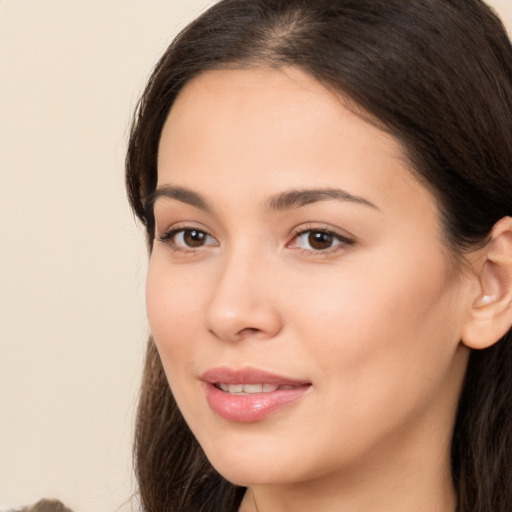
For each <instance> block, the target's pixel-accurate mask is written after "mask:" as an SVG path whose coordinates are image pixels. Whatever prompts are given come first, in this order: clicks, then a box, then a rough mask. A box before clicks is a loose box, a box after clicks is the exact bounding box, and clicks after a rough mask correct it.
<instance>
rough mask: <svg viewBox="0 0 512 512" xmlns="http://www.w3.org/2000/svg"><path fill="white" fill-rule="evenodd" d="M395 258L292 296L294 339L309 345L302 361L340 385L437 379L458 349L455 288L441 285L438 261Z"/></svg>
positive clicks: (353, 269)
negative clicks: (311, 362)
mask: <svg viewBox="0 0 512 512" xmlns="http://www.w3.org/2000/svg"><path fill="white" fill-rule="evenodd" d="M380 261H385V260H384V259H383V258H382V259H381V260H380ZM400 261H401V264H400V265H398V267H399V268H394V267H392V266H391V265H388V266H387V267H382V268H381V269H378V270H377V271H375V272H372V271H371V270H370V269H371V266H369V265H367V266H366V265H361V267H360V268H359V269H358V268H356V267H355V266H352V267H351V268H350V272H347V274H346V275H345V276H341V277H337V278H334V276H333V277H332V278H331V279H328V280H326V281H325V283H324V284H325V286H323V287H318V281H317V282H316V284H315V287H313V283H311V286H309V287H308V288H309V289H310V290H318V291H314V292H312V293H310V294H303V295H301V296H297V295H296V296H295V298H294V306H292V307H291V310H292V309H295V310H297V311H299V310H300V311H301V314H300V315H296V316H297V317H298V318H301V320H300V321H298V322H297V324H296V334H297V336H299V337H301V338H302V339H303V340H309V343H308V350H309V354H308V356H309V357H310V358H311V359H312V360H316V361H321V363H322V368H324V369H326V370H327V371H329V372H331V373H332V374H333V375H335V378H336V379H337V380H338V382H339V381H343V382H341V383H339V384H340V385H342V386H344V387H345V388H346V387H347V386H348V387H350V388H354V390H356V391H357V389H363V388H366V387H367V386H371V385H373V383H375V382H376V381H377V380H378V381H379V386H382V384H383V383H385V382H388V383H389V385H393V382H398V381H399V380H400V379H406V380H408V381H409V382H411V384H412V383H413V382H414V383H418V385H420V383H421V379H422V377H421V376H422V375H424V376H425V375H426V376H427V377H428V378H426V379H423V381H424V382H425V381H426V382H428V381H431V380H432V375H431V376H430V377H429V375H428V374H429V372H432V374H433V375H434V378H435V375H436V373H437V374H438V376H439V378H441V374H442V371H443V368H444V369H446V366H447V365H448V364H449V362H450V360H451V358H452V356H453V353H454V351H455V350H456V347H457V346H458V330H457V329H458V324H457V322H454V318H456V317H457V310H456V304H457V301H456V299H455V296H454V293H455V291H454V290H455V289H456V285H450V284H449V283H447V282H446V281H445V278H446V272H445V263H444V260H442V259H441V257H440V258H438V259H433V258H430V261H427V260H425V259H422V258H421V259H420V258H418V259H417V260H414V259H412V258H410V259H408V260H405V261H403V260H400ZM418 268H421V269H423V271H422V272H418ZM291 310H290V313H291V312H292V311H291ZM358 386H360V387H359V388H358Z"/></svg>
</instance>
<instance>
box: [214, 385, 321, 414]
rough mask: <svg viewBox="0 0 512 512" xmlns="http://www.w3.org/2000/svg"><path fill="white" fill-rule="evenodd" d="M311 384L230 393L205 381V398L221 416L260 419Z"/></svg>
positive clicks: (304, 390) (298, 396)
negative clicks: (243, 393) (253, 391)
mask: <svg viewBox="0 0 512 512" xmlns="http://www.w3.org/2000/svg"><path fill="white" fill-rule="evenodd" d="M310 387H311V386H309V385H305V386H297V387H296V388H292V389H278V390H276V391H272V392H270V393H252V394H247V395H232V394H230V393H226V392H225V391H222V390H221V389H219V388H218V387H217V386H214V385H213V384H210V383H205V388H206V399H207V400H208V405H209V406H210V408H211V409H212V410H213V412H215V413H216V414H218V415H219V416H221V417H222V418H224V419H226V420H230V421H236V422H238V423H253V422H255V421H260V420H262V419H264V418H266V417H267V416H269V415H270V414H272V413H274V412H276V411H277V410H279V409H281V408H282V407H285V406H286V405H289V404H291V403H292V402H295V401H297V400H298V399H299V398H301V397H302V396H303V395H304V393H306V392H307V391H308V390H309V388H310Z"/></svg>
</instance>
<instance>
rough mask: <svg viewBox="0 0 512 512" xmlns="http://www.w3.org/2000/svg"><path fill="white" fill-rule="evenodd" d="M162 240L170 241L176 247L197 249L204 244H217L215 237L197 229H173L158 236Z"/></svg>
mask: <svg viewBox="0 0 512 512" xmlns="http://www.w3.org/2000/svg"><path fill="white" fill-rule="evenodd" d="M160 241H162V242H171V243H172V245H174V246H175V247H176V248H177V249H197V248H199V247H204V246H205V245H217V241H216V240H215V238H213V237H212V236H210V235H209V234H208V233H206V232H205V231H201V230H199V229H174V230H172V231H170V232H169V233H166V234H165V235H164V236H162V237H160Z"/></svg>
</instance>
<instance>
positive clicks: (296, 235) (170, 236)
mask: <svg viewBox="0 0 512 512" xmlns="http://www.w3.org/2000/svg"><path fill="white" fill-rule="evenodd" d="M193 232H195V233H197V234H200V235H201V236H203V237H205V239H206V240H207V239H208V238H210V239H211V240H213V241H215V243H214V244H202V245H198V246H196V247H193V246H187V245H185V244H178V243H176V240H175V237H176V236H177V235H179V234H182V235H183V236H186V234H187V233H189V234H191V233H193ZM312 234H317V235H318V234H320V235H323V236H328V237H330V238H331V239H332V243H334V242H337V243H336V244H335V245H331V247H327V248H325V249H314V248H311V249H308V248H304V247H299V246H297V241H298V240H299V239H300V238H301V237H302V236H305V235H309V236H311V235H312ZM156 239H157V240H158V241H159V242H162V243H167V244H169V245H170V246H171V248H172V250H173V251H177V252H178V251H179V252H185V253H190V252H196V251H197V250H199V249H202V248H203V247H205V246H217V245H218V242H217V241H216V240H215V238H214V237H213V236H212V235H210V234H209V233H208V232H207V231H205V230H202V229H198V228H194V227H173V228H171V229H169V230H168V231H166V232H165V233H163V234H162V235H158V236H157V237H156ZM310 242H311V241H308V243H309V244H310V245H311V243H310ZM354 243H355V241H354V240H353V239H352V238H349V237H347V236H343V235H341V234H340V233H337V232H336V231H333V230H331V229H328V228H318V227H314V226H303V227H301V228H297V229H296V230H294V231H293V233H292V239H291V241H290V242H288V243H287V244H286V247H287V248H292V249H293V248H296V249H297V250H299V251H300V252H302V253H307V254H312V255H317V256H321V255H326V254H331V253H334V252H338V251H339V250H343V249H346V248H347V247H350V246H352V245H354Z"/></svg>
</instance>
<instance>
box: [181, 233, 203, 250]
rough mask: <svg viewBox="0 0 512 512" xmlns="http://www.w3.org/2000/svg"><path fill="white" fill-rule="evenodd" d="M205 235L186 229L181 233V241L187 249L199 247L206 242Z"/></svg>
mask: <svg viewBox="0 0 512 512" xmlns="http://www.w3.org/2000/svg"><path fill="white" fill-rule="evenodd" d="M206 236H207V235H206V233H204V232H203V231H198V230H197V229H186V230H185V231H184V232H183V241H184V242H185V244H186V245H187V246H188V247H201V246H203V245H204V243H205V241H206Z"/></svg>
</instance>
